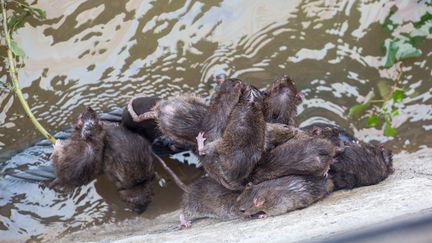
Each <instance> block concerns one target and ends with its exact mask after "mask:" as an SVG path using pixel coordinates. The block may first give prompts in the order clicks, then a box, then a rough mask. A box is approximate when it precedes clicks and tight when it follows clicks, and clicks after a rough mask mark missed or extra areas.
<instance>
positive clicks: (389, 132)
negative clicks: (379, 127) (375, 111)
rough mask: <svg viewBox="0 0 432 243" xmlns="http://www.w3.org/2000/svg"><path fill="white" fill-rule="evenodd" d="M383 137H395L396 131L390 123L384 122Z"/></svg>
mask: <svg viewBox="0 0 432 243" xmlns="http://www.w3.org/2000/svg"><path fill="white" fill-rule="evenodd" d="M384 135H385V136H387V137H394V136H395V135H396V129H394V128H393V127H392V126H391V124H390V122H386V123H385V125H384Z"/></svg>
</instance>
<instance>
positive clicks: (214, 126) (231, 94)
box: [134, 79, 241, 149]
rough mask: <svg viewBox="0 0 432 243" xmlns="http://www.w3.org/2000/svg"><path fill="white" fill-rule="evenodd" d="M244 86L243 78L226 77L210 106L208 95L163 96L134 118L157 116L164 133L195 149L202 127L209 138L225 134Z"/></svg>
mask: <svg viewBox="0 0 432 243" xmlns="http://www.w3.org/2000/svg"><path fill="white" fill-rule="evenodd" d="M240 86H241V82H240V81H239V80H235V79H227V80H224V81H223V82H221V83H220V84H219V85H218V86H217V87H216V91H215V93H214V94H213V95H212V97H211V101H210V106H208V105H207V104H205V101H204V99H202V98H200V97H197V96H192V95H180V96H175V97H171V98H168V99H164V100H160V101H158V102H157V103H156V105H155V106H154V107H153V108H152V110H151V111H147V112H144V113H141V114H140V115H139V116H138V117H135V118H136V119H135V120H134V121H135V122H137V121H139V122H142V121H145V120H155V121H156V122H157V124H158V128H159V130H160V131H161V133H162V134H163V135H165V136H166V137H168V138H170V139H172V140H173V141H174V143H176V144H177V145H180V146H185V147H192V149H193V148H194V146H195V145H196V139H195V138H196V136H197V135H198V133H199V132H200V131H203V130H204V131H205V132H206V133H207V135H208V139H209V140H210V139H211V138H213V137H218V136H221V132H222V131H223V129H224V128H225V126H226V123H227V118H228V116H229V114H230V113H231V110H232V109H233V107H234V106H235V104H237V102H238V99H239V97H240V89H241V87H240ZM215 112H216V113H215ZM204 124H205V125H204ZM204 128H206V129H204Z"/></svg>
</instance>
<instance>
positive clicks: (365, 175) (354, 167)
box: [329, 142, 394, 190]
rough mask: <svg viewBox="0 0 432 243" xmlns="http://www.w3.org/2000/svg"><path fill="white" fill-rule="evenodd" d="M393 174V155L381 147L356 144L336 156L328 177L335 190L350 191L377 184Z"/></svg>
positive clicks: (348, 146)
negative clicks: (331, 180)
mask: <svg viewBox="0 0 432 243" xmlns="http://www.w3.org/2000/svg"><path fill="white" fill-rule="evenodd" d="M393 172H394V168H393V153H392V151H391V150H388V149H386V148H384V147H383V146H377V145H373V144H368V143H363V142H358V143H350V144H348V145H346V146H345V149H344V151H343V152H342V153H340V154H339V155H337V156H336V158H335V163H334V164H332V165H331V167H330V171H329V175H330V176H331V178H332V179H333V181H334V184H335V189H337V190H339V189H352V188H355V187H360V186H369V185H374V184H377V183H379V182H381V181H383V180H384V179H386V178H387V177H388V176H389V175H391V174H392V173H393Z"/></svg>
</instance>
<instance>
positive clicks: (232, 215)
mask: <svg viewBox="0 0 432 243" xmlns="http://www.w3.org/2000/svg"><path fill="white" fill-rule="evenodd" d="M239 195H240V192H238V191H231V190H228V189H226V188H225V187H223V186H222V185H220V184H219V183H218V182H217V181H215V180H213V179H212V178H210V177H202V178H200V179H198V180H196V181H195V182H193V183H192V184H191V185H190V186H189V192H185V193H184V195H183V200H182V208H181V214H180V227H181V228H189V227H191V225H192V220H194V219H199V218H217V219H221V220H230V219H236V218H239V217H240V216H241V214H240V212H239V210H238V206H237V204H236V200H237V197H238V196H239Z"/></svg>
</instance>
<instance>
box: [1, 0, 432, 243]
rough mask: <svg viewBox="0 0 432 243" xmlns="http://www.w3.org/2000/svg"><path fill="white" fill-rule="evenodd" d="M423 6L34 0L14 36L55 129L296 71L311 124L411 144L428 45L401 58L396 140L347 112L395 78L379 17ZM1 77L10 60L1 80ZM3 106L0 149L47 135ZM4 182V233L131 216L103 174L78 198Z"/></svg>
mask: <svg viewBox="0 0 432 243" xmlns="http://www.w3.org/2000/svg"><path fill="white" fill-rule="evenodd" d="M416 2H417V1H411V2H410V1H402V0H400V1H366V0H364V1H353V0H340V1H311V0H310V1H307V0H304V1H300V0H296V1H282V0H279V1H275V0H274V1H250V0H243V1H239V0H237V1H186V0H185V1H140V0H129V1H84V0H79V1H55V0H49V1H38V3H37V5H38V6H39V7H41V8H43V9H45V10H46V11H47V15H48V19H47V20H46V21H45V22H44V23H30V24H26V26H25V27H24V28H22V29H20V30H19V31H18V33H17V34H16V35H15V37H14V38H15V39H16V41H17V42H18V43H19V44H20V46H21V47H22V48H23V49H24V50H25V51H26V54H27V56H28V57H27V58H25V60H24V62H25V66H24V68H22V69H21V70H20V71H19V77H20V79H21V83H22V86H23V87H24V93H26V94H27V99H28V102H29V103H30V104H31V106H32V110H33V112H34V113H35V115H36V117H38V118H39V119H40V120H41V122H42V124H43V125H44V126H45V127H46V128H47V129H48V130H49V131H57V130H60V129H63V128H65V127H67V126H68V123H69V122H70V121H71V120H72V118H73V117H75V116H76V115H77V114H78V113H79V111H80V108H81V107H83V106H87V105H91V106H93V107H94V108H96V109H97V110H99V111H108V110H112V109H114V108H116V107H120V106H123V105H124V104H125V103H126V102H127V100H128V99H129V98H130V97H131V96H133V95H134V94H136V93H139V92H141V93H144V94H148V95H160V96H163V97H166V96H169V95H172V94H175V93H179V92H193V93H196V94H199V95H203V96H207V95H208V91H209V89H210V88H211V86H212V83H211V80H212V77H213V75H215V74H218V73H226V74H228V75H229V76H233V77H239V78H241V79H244V80H245V81H247V82H250V83H252V84H254V85H256V86H258V87H264V86H266V85H268V84H269V83H270V81H271V80H272V79H275V78H276V77H278V76H280V75H282V74H289V75H290V76H291V77H292V78H293V79H294V80H296V84H297V86H298V87H299V89H300V90H302V91H303V93H304V94H305V97H306V100H305V102H304V103H303V104H302V105H301V106H300V107H299V111H300V119H301V121H303V124H309V123H311V122H315V121H326V122H334V123H337V124H339V125H341V126H342V127H344V128H347V129H349V130H350V131H352V132H354V133H355V135H356V136H358V137H360V138H361V139H363V140H366V141H370V140H378V141H381V142H386V144H387V146H389V147H391V148H393V149H394V150H395V151H400V150H408V151H413V150H417V149H418V148H419V147H421V146H429V147H430V146H431V145H432V140H431V139H430V138H429V139H428V133H430V130H431V129H432V124H431V120H432V106H431V103H432V99H431V91H432V85H431V82H430V81H431V80H430V77H431V74H432V73H431V69H430V67H431V66H432V65H431V62H432V59H431V58H429V57H430V56H431V55H432V45H430V44H429V43H428V41H426V42H424V43H423V44H422V45H420V49H421V50H422V52H423V55H422V57H421V58H417V59H411V60H407V61H404V77H403V83H404V84H405V85H406V86H405V87H406V88H407V89H408V94H411V95H412V97H410V98H407V99H405V100H404V103H403V104H402V105H401V106H400V110H401V114H403V115H400V116H399V117H397V118H396V119H394V120H393V121H392V122H393V124H394V125H395V126H397V127H398V136H397V137H396V138H394V139H388V138H385V137H383V136H382V131H381V130H380V129H379V128H378V129H377V128H364V127H365V123H366V119H365V118H361V119H358V120H350V119H348V118H347V109H348V108H349V107H350V106H352V105H353V104H357V103H359V102H362V101H364V100H365V99H366V96H367V95H368V93H369V91H370V90H371V89H372V90H373V91H374V92H375V93H377V92H378V91H377V83H378V81H380V80H381V81H382V82H387V83H389V84H391V83H392V79H391V77H392V75H391V70H390V71H388V70H383V69H382V68H380V66H381V63H382V56H383V51H382V50H381V49H380V44H381V43H382V41H383V40H384V39H385V38H388V37H390V34H389V33H386V32H384V31H383V30H382V28H381V26H380V22H382V21H383V20H384V18H385V17H386V16H387V15H388V13H389V11H390V9H391V8H392V7H393V6H394V5H397V6H398V7H399V8H400V9H402V11H400V12H401V13H403V15H402V16H400V18H401V19H402V20H403V21H408V20H414V21H415V20H418V18H419V17H420V16H421V15H422V13H424V12H425V11H429V12H431V11H432V10H431V7H426V6H425V4H424V2H422V1H420V2H419V3H416ZM429 39H430V36H429ZM1 51H4V49H0V52H1ZM5 79H6V70H5V68H4V65H3V64H2V65H0V80H1V81H4V80H5ZM0 107H1V110H0V129H1V130H0V149H1V150H2V151H1V154H2V155H6V154H7V153H9V152H10V151H14V150H16V149H21V148H23V147H26V146H28V145H30V144H31V143H32V142H33V141H35V140H36V139H37V138H39V135H38V134H36V132H35V131H34V129H33V127H32V125H31V124H30V122H29V121H28V120H27V119H26V118H25V117H24V115H23V113H22V112H21V107H20V106H19V104H18V102H17V101H16V100H15V98H14V97H13V96H12V95H11V94H8V93H1V94H0ZM35 161H37V160H35ZM31 162H34V161H33V160H32V159H29V161H28V163H29V164H30V163H31ZM24 164H25V163H24ZM3 166H4V165H3ZM0 167H1V166H0ZM185 169H187V168H185ZM8 183H12V182H8ZM1 187H2V188H1V192H0V207H1V208H0V219H1V220H0V232H1V234H2V236H3V235H5V237H7V238H13V237H18V238H19V237H20V235H22V237H24V238H28V237H29V236H30V235H39V234H42V233H43V232H46V231H49V230H51V229H52V228H53V227H54V226H55V227H58V228H62V230H60V232H64V231H65V230H66V231H68V230H73V229H77V228H81V227H86V226H87V225H92V224H95V223H101V222H107V221H115V220H117V219H121V218H125V217H132V215H133V214H131V213H129V212H126V211H125V210H124V209H123V206H124V205H122V203H121V202H120V201H119V199H118V197H117V196H116V195H115V192H114V191H110V190H112V189H111V187H110V186H108V185H107V183H106V182H104V180H103V179H100V180H98V181H97V182H96V183H95V184H94V185H93V184H92V185H89V186H87V187H83V188H80V189H79V190H78V191H76V192H75V193H74V194H72V195H62V194H59V193H53V192H52V191H51V190H48V189H46V188H45V187H44V186H41V185H37V184H31V183H29V184H26V183H25V184H23V183H21V184H20V183H15V184H7V183H6V182H4V183H3V184H2V185H1ZM164 190H165V189H164ZM166 190H168V189H166ZM169 190H174V189H172V188H171V189H169ZM174 191H175V190H174ZM28 192H32V193H28ZM83 195H86V196H85V197H84V196H83ZM163 195H165V194H164V193H161V195H159V194H158V196H159V197H163ZM175 195H177V196H176V197H175V199H170V200H169V201H173V200H177V201H175V202H173V203H171V204H170V203H167V202H164V203H165V204H166V205H163V206H162V205H161V204H156V203H154V204H152V205H154V206H153V209H152V210H148V211H149V213H147V212H146V213H147V214H151V213H156V214H157V213H159V212H160V211H158V210H162V211H164V210H165V211H169V210H173V209H174V208H175V207H176V206H177V205H178V200H179V195H180V192H179V191H175ZM165 197H167V196H165ZM160 202H161V203H162V202H163V200H161V201H160ZM156 205H161V206H160V207H158V206H156ZM59 212H61V213H59ZM144 216H146V217H150V215H144ZM48 224H49V225H50V226H49V227H47V225H48ZM55 227H54V228H55Z"/></svg>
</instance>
